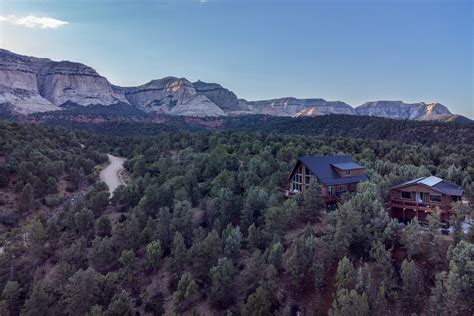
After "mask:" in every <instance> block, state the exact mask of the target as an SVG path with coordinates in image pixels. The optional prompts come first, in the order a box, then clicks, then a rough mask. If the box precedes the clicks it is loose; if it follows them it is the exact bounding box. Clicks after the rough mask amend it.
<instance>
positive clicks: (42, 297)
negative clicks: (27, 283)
mask: <svg viewBox="0 0 474 316" xmlns="http://www.w3.org/2000/svg"><path fill="white" fill-rule="evenodd" d="M51 292H52V291H51V288H50V286H49V285H48V284H47V283H45V281H43V280H40V281H37V282H35V283H34V284H33V286H32V288H31V290H30V293H29V295H28V298H27V300H26V301H25V304H24V305H23V308H22V311H21V314H22V315H25V316H37V315H49V314H50V313H51V310H50V308H49V306H50V304H51V302H52V297H51Z"/></svg>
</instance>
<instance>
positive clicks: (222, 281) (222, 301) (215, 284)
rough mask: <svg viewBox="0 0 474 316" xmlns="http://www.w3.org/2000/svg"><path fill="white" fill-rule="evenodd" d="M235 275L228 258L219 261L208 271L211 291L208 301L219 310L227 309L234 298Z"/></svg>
mask: <svg viewBox="0 0 474 316" xmlns="http://www.w3.org/2000/svg"><path fill="white" fill-rule="evenodd" d="M235 274H236V271H235V268H234V266H233V264H232V261H231V260H230V259H229V258H226V257H224V258H221V259H219V261H218V263H217V265H216V266H214V267H212V268H211V270H210V275H211V289H210V291H209V299H210V300H211V302H212V303H213V304H214V305H215V306H217V307H219V308H227V307H228V306H229V305H230V304H231V302H232V300H233V298H234V276H235Z"/></svg>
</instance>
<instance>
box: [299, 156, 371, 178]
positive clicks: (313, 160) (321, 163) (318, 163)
mask: <svg viewBox="0 0 474 316" xmlns="http://www.w3.org/2000/svg"><path fill="white" fill-rule="evenodd" d="M298 161H299V162H301V163H302V164H304V165H305V166H306V167H307V168H308V169H309V170H311V172H312V173H313V174H314V175H315V176H316V178H318V180H319V181H320V182H321V183H323V184H325V185H338V184H347V183H354V182H360V181H364V180H367V176H366V175H365V174H364V175H361V176H352V177H341V176H340V175H339V174H338V173H337V172H336V170H334V168H333V166H334V165H343V167H344V166H345V168H347V166H349V165H354V166H357V167H355V168H348V169H360V168H364V167H362V166H361V165H359V164H358V163H356V162H355V161H353V160H352V157H351V156H349V155H333V156H306V157H301V158H300V159H299V160H298ZM297 165H298V164H296V166H297ZM296 166H295V169H296ZM295 169H293V171H292V172H291V175H293V174H294V173H295ZM343 170H346V169H343Z"/></svg>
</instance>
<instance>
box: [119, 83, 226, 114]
mask: <svg viewBox="0 0 474 316" xmlns="http://www.w3.org/2000/svg"><path fill="white" fill-rule="evenodd" d="M116 89H119V90H121V91H122V92H123V93H124V95H125V97H126V98H127V100H128V101H129V102H130V104H132V105H133V106H135V107H137V108H138V109H141V110H143V111H146V112H159V113H165V114H170V115H182V116H224V115H225V112H224V110H222V109H221V108H220V107H218V106H217V105H216V104H215V103H213V102H212V101H211V100H209V99H208V98H207V97H206V96H205V95H202V94H199V93H198V92H197V91H196V89H195V88H194V86H193V84H192V83H191V82H189V81H188V80H187V79H185V78H175V77H166V78H163V79H159V80H153V81H150V82H149V83H146V84H144V85H142V86H138V87H129V88H118V87H117V88H116Z"/></svg>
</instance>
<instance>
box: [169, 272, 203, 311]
mask: <svg viewBox="0 0 474 316" xmlns="http://www.w3.org/2000/svg"><path fill="white" fill-rule="evenodd" d="M197 291H198V286H197V284H196V281H195V280H194V278H193V276H192V274H191V273H189V272H185V273H184V274H183V275H182V276H181V279H180V280H179V283H178V288H177V289H176V291H175V292H174V293H173V298H172V304H173V309H174V310H175V311H176V312H178V311H179V306H180V305H181V303H183V302H185V301H186V300H188V299H189V298H190V297H192V296H193V295H194V294H196V293H197Z"/></svg>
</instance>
